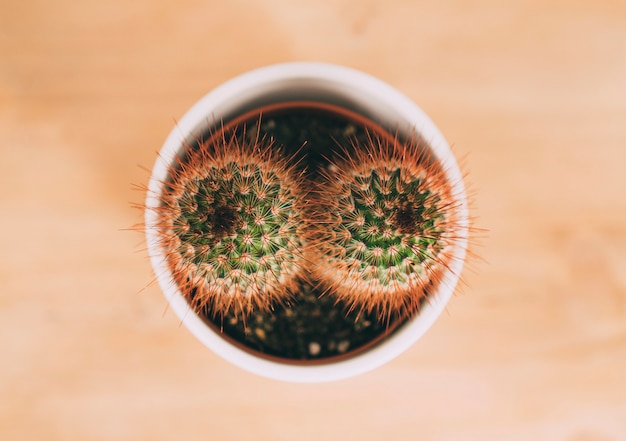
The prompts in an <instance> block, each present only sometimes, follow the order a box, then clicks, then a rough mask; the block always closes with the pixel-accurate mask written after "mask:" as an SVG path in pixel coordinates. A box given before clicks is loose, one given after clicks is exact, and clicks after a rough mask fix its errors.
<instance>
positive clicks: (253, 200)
mask: <svg viewBox="0 0 626 441" xmlns="http://www.w3.org/2000/svg"><path fill="white" fill-rule="evenodd" d="M169 176H170V181H169V182H167V183H165V191H164V192H163V194H162V196H161V207H160V216H159V218H160V229H161V231H162V232H163V244H162V245H163V248H164V250H165V254H166V256H167V260H168V264H169V266H170V270H171V271H172V274H173V276H174V279H175V281H176V283H177V284H178V285H179V286H180V288H181V292H182V293H183V295H184V296H185V297H186V298H187V300H188V301H189V302H190V304H191V305H192V307H193V308H194V309H195V310H197V311H198V312H201V311H202V310H209V311H213V312H212V313H213V314H216V313H217V314H220V315H222V316H224V314H226V313H227V312H229V311H230V310H231V309H232V312H233V313H234V314H235V315H242V316H244V317H245V315H247V314H248V313H249V312H250V311H251V310H254V309H261V310H263V309H270V308H271V307H272V305H273V304H274V303H275V302H278V303H283V302H285V301H287V300H288V299H289V298H290V297H291V295H292V292H293V290H294V288H295V286H296V285H297V281H298V279H299V277H300V275H301V272H302V265H301V264H302V253H301V250H302V247H303V240H302V238H301V234H300V229H301V224H302V213H303V199H302V190H301V189H300V178H299V176H300V175H299V174H298V173H297V172H296V170H295V166H293V165H290V164H289V159H288V158H284V157H283V156H281V153H280V150H279V149H277V148H276V146H274V145H273V141H272V140H267V139H259V138H256V139H253V140H252V141H249V137H248V136H245V134H244V136H240V135H237V134H236V133H235V131H234V130H233V131H226V130H225V129H224V130H222V131H221V132H219V133H216V134H213V135H212V136H210V137H209V139H208V140H206V141H203V142H200V143H199V144H198V147H197V148H196V149H193V150H191V151H190V152H189V153H187V154H186V156H185V157H184V158H183V159H181V160H180V161H179V163H178V164H177V165H176V166H175V167H171V169H170V171H169Z"/></svg>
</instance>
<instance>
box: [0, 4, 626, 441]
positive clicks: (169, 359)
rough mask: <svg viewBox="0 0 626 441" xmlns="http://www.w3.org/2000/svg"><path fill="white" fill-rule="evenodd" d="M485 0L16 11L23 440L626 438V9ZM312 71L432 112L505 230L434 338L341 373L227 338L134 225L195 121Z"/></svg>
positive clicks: (13, 345)
mask: <svg viewBox="0 0 626 441" xmlns="http://www.w3.org/2000/svg"><path fill="white" fill-rule="evenodd" d="M435 3H436V5H435ZM474 3H476V4H474V5H470V4H469V3H468V2H463V1H454V0H447V1H443V2H428V3H427V2H419V1H408V0H389V1H386V2H384V4H385V5H387V6H383V2H381V1H374V0H335V1H324V0H316V1H312V0H302V1H292V0H289V1H287V0H275V1H272V0H260V1H253V0H234V1H232V2H217V1H204V2H203V1H197V0H181V1H178V2H163V1H146V0H139V1H137V2H127V1H121V0H113V1H112V2H96V1H91V0H86V1H77V0H58V1H56V2H44V1H37V0H24V1H17V0H5V1H4V2H3V4H2V6H1V7H0V11H1V12H0V183H1V185H0V200H1V204H0V222H1V226H2V228H1V229H0V249H1V250H2V257H0V288H1V291H0V343H1V350H2V354H3V355H2V361H1V363H0V439H3V440H64V441H66V440H151V441H153V440H174V439H177V440H207V439H215V440H223V441H226V440H244V439H253V440H257V441H261V440H268V441H270V440H271V441H276V440H285V441H287V440H289V441H290V440H300V441H306V440H335V439H349V440H361V441H366V440H372V441H374V440H376V441H379V440H381V439H382V440H385V441H395V440H398V441H399V440H417V439H419V440H437V441H448V440H450V441H451V440H507V441H509V440H524V441H526V440H550V441H554V440H557V441H561V440H563V441H583V440H593V441H608V440H612V441H614V440H625V439H626V4H625V3H623V2H618V1H608V0H607V1H591V0H586V1H578V2H575V1H572V2H544V1H538V0H537V1H530V0H529V1H516V0H513V1H508V2H501V1H495V0H484V1H480V2H474ZM299 60H313V61H326V62H332V63H339V64H344V65H347V66H351V67H354V68H357V69H361V70H364V71H366V72H369V73H371V74H373V75H375V76H378V77H380V78H381V79H383V80H385V81H387V82H389V83H390V84H392V85H394V86H395V87H397V88H398V89H400V90H401V91H402V92H404V93H405V94H406V95H408V96H409V97H410V98H412V99H414V100H415V101H416V102H417V103H418V104H419V105H420V106H421V107H422V108H423V109H424V110H425V111H426V112H427V113H428V114H429V115H430V116H431V117H432V118H433V120H434V121H435V122H436V124H437V125H438V126H439V128H440V129H441V130H442V132H443V133H444V134H445V136H446V137H447V139H448V140H449V141H450V142H451V144H453V145H454V149H455V151H456V153H457V154H458V156H459V157H465V158H466V159H465V167H466V169H467V170H468V171H469V177H468V181H469V183H470V184H471V186H472V187H473V188H474V190H475V204H474V206H475V209H474V214H475V216H476V217H477V225H478V226H480V227H483V228H486V229H488V230H489V233H488V235H487V237H486V238H485V239H483V240H482V246H481V247H478V248H476V250H475V251H476V252H477V253H478V254H479V255H480V256H482V257H483V258H484V259H485V260H486V263H480V262H477V265H475V270H474V271H473V272H466V273H465V275H464V278H465V280H466V282H467V286H466V287H465V289H463V290H462V291H460V292H459V293H458V295H456V296H455V297H454V298H453V300H452V301H451V303H450V304H449V307H448V310H447V313H446V314H444V316H443V317H442V318H441V319H440V320H439V321H438V322H437V323H436V324H435V326H434V327H433V328H432V329H431V330H430V331H429V332H428V333H427V334H426V336H425V337H424V338H423V339H422V340H421V341H420V342H418V343H417V344H416V345H415V346H414V347H413V348H411V349H410V350H409V351H408V352H407V353H405V354H403V355H402V356H400V357H399V358H398V359H396V360H394V361H392V362H391V363H389V364H388V365H386V366H384V367H382V368H379V369H377V370H375V371H373V372H371V373H368V374H364V375H362V376H359V377H356V378H353V379H349V380H345V381H341V382H337V383H330V384H322V385H298V384H289V383H281V382H276V381H272V380H266V379H263V378H259V377H256V376H254V375H252V374H248V373H247V372H245V371H242V370H240V369H238V368H235V367H233V366H231V365H230V364H228V363H227V362H225V361H223V360H222V359H220V358H218V357H217V356H216V355H214V354H212V353H211V352H210V351H208V350H206V349H204V347H203V346H202V345H201V344H200V343H199V342H198V341H196V340H195V339H194V338H193V337H192V336H191V334H190V333H189V332H188V331H187V330H186V329H185V328H183V327H182V326H180V323H179V320H178V319H177V318H176V317H175V316H174V314H173V312H172V311H168V310H167V307H166V301H165V299H164V298H163V296H162V295H161V293H160V291H159V289H158V288H157V287H156V286H155V285H151V284H150V281H151V280H152V273H151V268H150V265H149V262H148V261H147V258H146V253H145V252H144V251H143V249H142V247H143V244H142V241H143V237H142V235H141V234H140V233H138V232H135V231H127V230H126V229H128V228H131V227H132V226H133V225H134V224H136V223H139V222H141V220H142V213H141V211H140V210H137V209H135V208H133V204H140V203H141V202H142V199H143V194H142V192H141V191H138V190H135V189H134V187H133V186H134V185H135V184H137V185H142V184H145V183H146V182H147V179H148V176H149V173H148V172H147V171H146V169H150V168H151V167H152V163H153V161H154V159H155V157H156V152H157V150H158V149H159V148H160V146H161V144H162V142H163V141H164V139H165V137H166V136H167V134H168V133H169V131H170V130H171V129H172V127H173V126H174V122H175V120H176V119H177V118H179V117H180V116H181V115H182V114H183V113H184V112H185V111H186V110H187V109H188V108H189V107H190V106H191V105H192V104H193V103H194V102H195V101H196V100H197V99H199V98H200V97H201V96H202V95H204V94H205V93H206V92H208V91H209V90H211V89H212V88H213V87H215V86H217V85H218V84H220V83H221V82H223V81H225V80H227V79H228V78H230V77H232V76H234V75H236V74H239V73H242V72H244V71H247V70H249V69H252V68H256V67H260V66H263V65H267V64H271V63H275V62H281V61H299ZM146 287H147V288H146ZM144 288H146V289H144Z"/></svg>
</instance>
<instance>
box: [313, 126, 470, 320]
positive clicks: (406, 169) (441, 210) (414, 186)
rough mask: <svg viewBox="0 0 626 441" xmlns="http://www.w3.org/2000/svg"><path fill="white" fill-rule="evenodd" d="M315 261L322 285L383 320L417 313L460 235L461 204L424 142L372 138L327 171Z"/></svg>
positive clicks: (353, 306) (320, 199) (322, 185)
mask: <svg viewBox="0 0 626 441" xmlns="http://www.w3.org/2000/svg"><path fill="white" fill-rule="evenodd" d="M317 193H318V196H317V199H318V201H317V203H316V205H317V207H318V210H317V212H318V213H317V217H318V218H319V220H318V222H317V223H316V224H314V225H313V233H312V235H311V250H312V253H313V255H312V257H311V261H312V262H315V264H316V265H315V268H314V272H315V276H316V278H317V279H319V281H320V283H321V285H322V287H323V288H325V289H326V291H328V292H329V293H330V294H332V295H334V296H336V297H337V298H338V299H341V300H342V301H344V302H346V303H347V304H348V305H349V308H351V309H358V310H360V311H367V312H372V311H375V312H377V313H378V314H379V315H380V317H381V319H387V320H388V319H390V318H391V317H392V316H394V317H406V316H408V315H411V314H413V313H414V312H415V311H416V310H417V309H418V308H419V307H420V305H421V303H422V301H423V300H424V299H425V298H426V297H427V296H428V295H429V292H431V291H433V290H434V289H435V288H436V287H437V285H438V284H439V283H440V282H441V279H442V277H443V274H444V273H445V271H446V269H447V267H448V266H449V264H450V259H451V258H452V249H453V248H454V246H455V242H457V241H458V240H459V239H460V237H459V231H461V230H460V229H459V225H458V220H457V213H456V211H457V207H458V203H457V201H456V200H455V198H454V195H453V191H452V185H451V183H450V182H449V180H448V178H447V176H446V173H445V170H444V168H443V166H442V165H441V164H440V162H439V161H438V160H437V159H436V158H435V157H434V155H433V154H432V153H430V150H429V148H428V147H427V146H426V145H424V144H423V143H421V142H420V143H418V142H400V141H399V140H398V139H395V138H392V137H370V139H369V141H368V143H366V144H365V145H363V144H362V143H360V144H359V145H356V144H355V145H353V146H351V147H350V148H346V149H344V151H343V152H342V154H341V155H338V158H337V159H335V160H332V161H331V165H330V167H328V168H327V169H326V170H325V171H324V172H323V173H322V178H321V182H320V190H319V191H318V192H317Z"/></svg>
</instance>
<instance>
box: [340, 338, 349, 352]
mask: <svg viewBox="0 0 626 441" xmlns="http://www.w3.org/2000/svg"><path fill="white" fill-rule="evenodd" d="M349 347H350V341H349V340H341V341H340V342H339V344H338V345H337V352H339V353H340V354H344V353H345V352H346V351H347V350H348V348H349Z"/></svg>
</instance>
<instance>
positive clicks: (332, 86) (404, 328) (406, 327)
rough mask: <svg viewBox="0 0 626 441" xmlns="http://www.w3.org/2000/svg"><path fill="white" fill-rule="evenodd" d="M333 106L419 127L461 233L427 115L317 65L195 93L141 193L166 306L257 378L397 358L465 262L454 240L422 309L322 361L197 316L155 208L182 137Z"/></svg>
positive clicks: (280, 68)
mask: <svg viewBox="0 0 626 441" xmlns="http://www.w3.org/2000/svg"><path fill="white" fill-rule="evenodd" d="M294 97H295V98H297V99H301V98H302V100H313V101H319V102H323V103H328V104H338V105H340V106H341V107H345V108H347V109H348V110H352V111H356V113H361V114H363V115H364V116H365V117H367V118H369V119H372V120H373V121H374V122H376V123H378V124H380V125H381V126H383V127H385V128H387V129H388V130H391V131H394V130H397V131H398V132H399V133H400V134H404V135H408V136H411V134H413V133H415V132H417V133H419V135H420V136H421V137H422V138H423V139H424V140H425V141H426V142H427V143H428V144H429V146H430V148H431V149H432V151H433V153H434V154H435V156H436V157H437V158H438V159H439V160H440V161H441V163H442V165H443V168H444V169H445V171H446V174H447V175H448V177H449V179H450V182H451V184H452V186H453V194H454V195H455V197H456V198H457V200H458V203H459V209H458V215H459V219H460V223H459V224H460V227H461V228H462V229H465V231H464V233H465V234H462V236H463V237H465V238H467V229H468V208H467V200H466V196H465V188H464V184H463V179H462V175H461V172H460V170H459V167H458V165H457V162H456V160H455V158H454V156H453V154H452V152H451V150H450V147H449V145H448V143H447V142H446V140H445V138H444V137H443V135H442V134H441V133H440V132H439V130H438V129H437V127H436V126H435V124H434V123H433V122H432V121H431V120H430V118H429V117H428V116H427V115H426V114H425V113H424V112H423V111H422V110H421V109H420V108H419V107H418V106H417V105H416V104H415V103H413V102H412V101H411V100H410V99H409V98H407V97H406V96H405V95H403V94H402V93H400V92H399V91H398V90H396V89H395V88H393V87H392V86H390V85H389V84H387V83H385V82H383V81H381V80H380V79H378V78H375V77H373V76H371V75H369V74H366V73H364V72H361V71H358V70H354V69H351V68H348V67H344V66H338V65H333V64H326V63H316V62H291V63H281V64H275V65H270V66H266V67H262V68H259V69H255V70H252V71H249V72H247V73H244V74H241V75H239V76H237V77H234V78H233V79H231V80H229V81H227V82H225V83H223V84H222V85H220V86H218V87H217V88H215V89H214V90H212V91H211V92H209V93H208V94H206V95H205V96H204V97H203V98H201V99H200V100H199V101H198V102H197V103H196V104H195V105H194V106H192V107H191V108H190V109H189V110H188V111H187V113H185V115H184V116H183V117H182V118H181V119H180V121H178V123H177V124H176V127H175V128H174V129H173V130H172V131H171V133H170V134H169V136H168V137H167V139H166V140H165V143H164V144H163V147H162V148H161V150H160V152H159V155H158V156H157V159H156V161H155V164H154V167H153V170H152V175H151V177H150V180H149V184H148V191H147V195H146V210H145V225H146V240H147V248H148V254H149V256H150V260H151V263H152V267H153V270H154V273H155V276H156V279H157V281H158V283H159V286H160V287H161V290H162V291H163V294H164V295H165V297H166V299H167V301H168V302H169V304H170V307H171V308H172V309H173V310H174V312H175V313H176V314H177V316H178V317H179V318H180V320H181V322H182V324H184V325H185V326H186V327H187V328H188V330H189V331H190V332H191V333H192V334H193V335H194V336H195V337H196V338H197V339H198V340H200V341H201V342H202V343H203V344H204V345H205V346H207V347H208V348H209V349H211V350H213V351H214V352H215V353H217V354H218V355H220V356H221V357H222V358H224V359H226V360H228V361H229V362H231V363H232V364H234V365H236V366H239V367H240V368H243V369H245V370H248V371H250V372H253V373H256V374H258V375H261V376H264V377H268V378H272V379H277V380H284V381H292V382H305V383H312V382H324V381H333V380H339V379H343V378H348V377H351V376H354V375H358V374H361V373H364V372H367V371H370V370H372V369H374V368H377V367H379V366H381V365H383V364H385V363H387V362H389V361H391V360H392V359H394V358H396V357H397V356H399V355H400V354H401V353H403V352H405V351H406V350H407V349H408V348H410V347H411V346H412V345H413V344H414V343H415V342H416V341H417V340H419V339H420V338H421V337H422V336H423V335H424V334H425V332H426V331H427V330H428V329H429V328H430V327H431V326H432V325H433V324H434V322H435V321H436V319H437V318H438V317H439V315H440V314H441V313H442V312H443V310H444V309H445V306H446V304H447V303H448V301H449V300H450V298H451V296H452V294H453V292H454V289H455V287H456V285H457V283H458V280H459V276H460V274H461V271H462V268H463V263H464V260H465V254H466V248H467V239H464V240H460V241H459V242H458V246H457V247H456V248H455V253H454V258H453V259H452V262H451V264H450V268H449V270H448V271H447V272H446V275H445V277H444V278H443V280H442V283H441V284H440V285H439V287H438V289H437V291H436V292H435V293H433V295H432V296H431V297H430V298H429V299H428V301H427V302H425V304H424V305H423V306H422V308H421V309H420V312H419V313H418V314H417V315H415V316H413V317H411V318H409V319H408V320H407V321H406V323H404V324H402V325H400V327H399V329H397V330H396V331H395V332H394V333H392V334H391V335H389V336H388V337H387V338H385V339H384V340H383V341H381V342H380V343H378V344H377V345H375V346H373V347H372V348H370V349H369V350H367V351H364V352H359V353H357V354H356V355H354V356H353V357H349V358H343V359H340V360H338V361H332V359H330V360H329V362H328V363H326V364H320V363H319V362H316V363H314V364H311V365H301V364H289V363H281V362H278V361H273V360H269V359H267V358H263V357H259V356H256V355H254V354H252V353H250V352H248V351H246V350H243V349H241V348H238V347H236V346H234V345H232V344H231V343H230V342H228V341H227V340H226V339H224V338H223V337H222V336H221V335H220V334H218V333H216V332H215V331H214V330H213V329H211V327H210V326H207V324H206V323H205V321H204V320H203V319H202V318H201V317H199V316H197V315H196V314H195V312H194V311H193V310H192V309H191V308H190V306H189V304H188V303H187V301H186V300H185V299H184V297H183V296H182V294H181V293H180V291H179V290H178V288H177V286H176V285H175V284H174V282H173V278H172V277H171V272H170V271H169V268H168V265H167V262H166V259H165V256H164V255H163V253H162V252H161V251H160V247H159V246H158V237H157V234H156V229H155V228H153V227H154V226H155V224H156V222H157V216H156V210H154V208H156V207H158V205H159V194H160V193H161V189H162V187H163V182H164V181H165V180H166V178H167V170H168V167H169V164H170V163H172V162H173V161H174V160H176V158H177V156H178V155H179V154H180V153H181V151H182V150H183V149H184V146H186V145H187V143H188V142H190V141H191V140H193V139H194V137H196V136H198V135H199V134H200V132H202V131H204V130H206V128H207V125H209V126H214V125H215V124H216V122H218V121H224V120H227V119H228V118H231V117H233V116H235V115H236V114H238V113H244V112H245V111H246V109H248V110H249V109H250V108H253V107H258V106H259V105H260V104H263V103H265V104H270V103H275V102H280V101H284V100H289V99H293V98H294Z"/></svg>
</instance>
